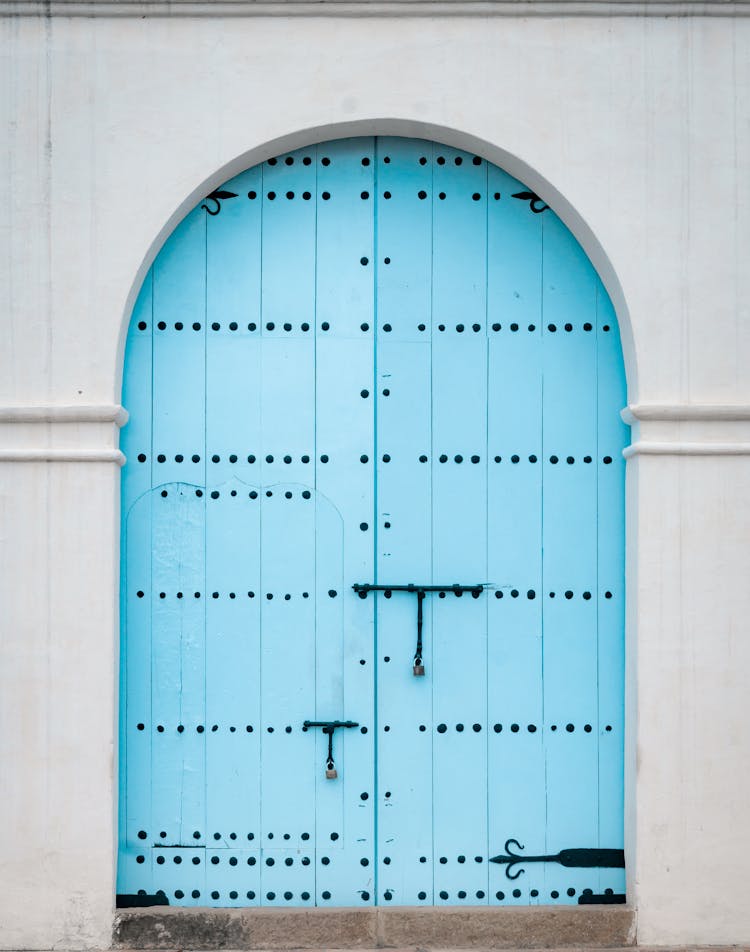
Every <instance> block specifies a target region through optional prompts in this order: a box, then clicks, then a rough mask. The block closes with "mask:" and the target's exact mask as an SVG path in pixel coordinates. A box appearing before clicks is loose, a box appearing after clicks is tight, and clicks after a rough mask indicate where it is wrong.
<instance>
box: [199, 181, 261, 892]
mask: <svg viewBox="0 0 750 952" xmlns="http://www.w3.org/2000/svg"><path fill="white" fill-rule="evenodd" d="M261 177H262V170H261V168H260V167H256V168H254V169H250V170H248V171H246V172H243V173H242V174H241V175H238V176H236V177H235V178H234V179H232V180H231V181H229V182H227V183H226V184H225V185H224V186H222V189H221V190H222V191H226V192H231V193H234V195H235V196H236V197H235V198H232V199H227V200H222V201H221V204H220V207H219V209H218V211H217V210H216V209H214V211H215V214H213V215H210V216H209V217H208V219H207V236H206V241H207V246H206V268H207V272H206V315H207V316H206V323H207V327H208V330H207V337H206V408H205V416H206V434H207V463H206V466H207V479H208V484H209V486H208V489H207V493H208V506H207V509H206V542H205V544H206V784H207V789H206V809H207V821H206V823H207V829H206V840H205V842H206V845H207V846H208V845H210V846H211V847H213V849H214V850H215V851H217V852H215V853H214V854H213V855H214V858H215V859H216V860H217V861H216V862H214V860H212V861H211V867H210V869H209V872H210V873H211V877H210V878H211V881H212V883H214V886H211V888H210V889H209V890H208V894H209V896H210V895H211V893H213V892H215V891H218V892H219V899H218V900H215V899H214V900H212V902H213V904H224V903H225V900H228V903H229V904H233V903H242V902H247V899H248V897H247V889H245V890H244V892H242V890H238V889H234V888H231V886H230V883H231V882H233V880H234V879H235V878H236V876H237V867H236V865H235V866H233V865H232V864H231V862H230V859H231V857H232V856H233V857H235V858H238V857H239V858H238V864H239V865H242V866H247V859H248V858H249V857H252V856H256V853H255V852H250V853H248V854H247V856H245V855H244V854H242V855H241V854H240V853H238V852H237V851H238V850H240V849H242V848H243V847H244V848H246V849H251V850H252V849H253V848H254V846H255V845H256V844H257V843H258V842H259V837H260V737H261V719H260V696H261V692H260V601H261V598H260V556H261V551H260V505H261V504H260V500H259V468H260V464H259V462H258V459H257V457H258V455H259V453H260V446H261V420H260V394H261V379H260V378H261V343H260V330H259V327H258V325H259V322H260V293H261V281H260V278H261V209H262V202H261V199H260V193H261V191H262V186H261ZM207 204H208V202H207ZM221 850H225V851H232V852H231V855H230V853H229V852H227V853H226V855H224V854H222V853H221V852H219V851H221ZM222 857H223V858H222ZM248 872H249V871H248ZM225 873H226V876H227V877H228V878H222V877H224V874H225ZM252 875H254V876H255V877H256V878H258V875H257V870H255V871H254V873H253V874H252ZM217 877H218V879H217ZM258 881H259V879H258ZM254 891H255V893H256V895H255V898H254V899H253V900H252V903H257V902H258V895H257V894H258V889H257V888H256V889H255V890H254ZM231 892H237V894H238V897H239V898H237V899H232V897H231V896H228V893H231ZM243 897H244V899H243Z"/></svg>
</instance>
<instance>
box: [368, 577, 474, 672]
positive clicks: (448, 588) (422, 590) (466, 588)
mask: <svg viewBox="0 0 750 952" xmlns="http://www.w3.org/2000/svg"><path fill="white" fill-rule="evenodd" d="M352 588H353V589H354V591H355V592H356V593H357V594H358V595H359V597H360V598H367V593H368V592H385V595H386V598H388V597H390V594H391V592H408V593H409V594H411V595H416V596H417V648H416V651H415V652H414V665H413V668H412V671H413V673H414V674H415V675H416V676H417V677H421V676H423V675H424V663H423V661H422V650H423V648H422V626H423V623H424V615H423V610H422V602H423V601H424V599H425V594H426V593H427V592H453V593H454V594H455V595H462V594H463V593H464V592H471V594H472V595H473V596H474V598H478V597H479V595H481V594H482V592H483V591H484V589H485V588H486V584H482V583H481V582H480V583H477V584H476V585H461V584H459V583H458V582H453V584H451V585H419V584H417V583H415V582H408V583H407V584H406V585H375V584H371V583H370V582H355V584H354V585H352Z"/></svg>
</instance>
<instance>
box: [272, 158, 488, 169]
mask: <svg viewBox="0 0 750 952" xmlns="http://www.w3.org/2000/svg"><path fill="white" fill-rule="evenodd" d="M279 161H280V160H279V158H278V157H276V158H272V159H268V162H267V164H268V165H278V163H279ZM312 161H313V160H312V159H311V158H310V156H309V155H306V156H305V157H304V158H303V159H302V164H303V165H312ZM401 161H402V163H403V164H404V165H406V161H407V160H405V159H402V160H401ZM418 161H419V164H420V165H427V162H428V161H429V160H428V158H427V156H425V155H422V156H420V157H419V160H418ZM435 161H436V162H437V164H438V165H445V163H446V159H445V156H442V155H439V156H438V157H437V158H436V159H435ZM467 161H468V160H467ZM471 161H472V164H473V165H481V164H482V160H481V159H480V158H479V156H478V155H475V156H473V158H472V160H471ZM370 162H371V159H370V157H369V156H364V157H363V158H362V165H364V166H365V167H367V166H368V165H370ZM453 162H454V164H455V165H463V162H464V160H463V158H462V157H461V156H460V155H457V156H456V157H455V158H454V159H453ZM390 163H391V157H390V156H389V155H385V156H383V164H384V165H390ZM284 164H285V165H294V156H293V155H288V156H287V157H286V158H285V159H284ZM320 164H321V165H324V166H329V165H330V164H331V160H330V158H329V157H328V156H327V155H325V156H323V157H322V158H321V160H320Z"/></svg>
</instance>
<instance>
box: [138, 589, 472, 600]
mask: <svg viewBox="0 0 750 952" xmlns="http://www.w3.org/2000/svg"><path fill="white" fill-rule="evenodd" d="M135 594H136V596H137V597H138V598H143V597H144V596H145V592H144V591H143V590H142V589H138V591H137V592H136V593H135ZM175 594H176V597H177V598H184V597H185V593H184V592H176V593H175ZM228 594H229V597H230V598H236V597H237V593H236V592H229V593H228ZM459 594H460V593H459ZM337 595H338V592H337V591H336V589H334V588H329V589H328V597H329V598H335V597H336V596H337ZM166 597H167V593H166V592H159V598H166ZM193 597H194V598H200V597H201V596H200V592H194V593H193ZM220 597H221V594H220V592H211V598H220ZM247 597H248V598H255V592H248V593H247ZM302 597H303V598H309V597H310V593H309V592H302ZM266 598H267V599H268V601H269V602H270V601H273V592H266ZM291 598H292V595H291V593H290V592H287V593H286V594H285V595H284V601H286V602H288V601H291Z"/></svg>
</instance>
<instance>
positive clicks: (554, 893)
mask: <svg viewBox="0 0 750 952" xmlns="http://www.w3.org/2000/svg"><path fill="white" fill-rule="evenodd" d="M357 891H358V892H359V894H360V897H361V899H362V900H363V901H364V902H367V901H368V900H369V898H370V893H369V892H367V891H366V890H361V891H360V890H357ZM566 892H567V895H568V896H571V897H572V896H575V894H576V891H575V889H573V887H570V888H569V889H568V890H566ZM605 892H607V893H609V894H610V895H612V892H613V891H612V890H611V889H610V890H605ZM592 893H593V890H591V889H584V890H582V893H581V895H583V896H585V895H592ZM138 894H139V895H143V896H145V895H146V890H145V889H139V890H138ZM156 895H157V896H166V893H165V892H164V890H163V889H157V891H156ZM190 895H191V896H192V898H193V899H200V895H201V894H200V890H199V889H193V890H192V892H191V894H190ZM245 895H246V896H247V898H248V899H255V891H254V890H253V889H250V890H248V891H247V893H246V894H245ZM283 895H284V899H286V900H287V901H289V900H291V899H293V898H294V893H293V892H291V891H290V890H287V891H286V892H284V894H283ZM320 895H321V898H322V899H325V900H328V899H330V898H331V893H330V892H329V891H328V890H325V889H324V890H323V892H322V893H321V894H320ZM439 895H440V898H441V899H450V893H448V891H447V890H445V889H442V890H440V893H439ZM475 895H476V898H477V899H484V897H485V892H484V890H483V889H478V890H477V891H476V893H475ZM512 895H513V896H514V898H516V899H519V898H520V897H521V895H522V892H521V890H520V889H518V888H516V889H514V890H513V893H512ZM538 895H539V890H538V889H531V890H529V896H531V897H532V898H536V897H537V896H538ZM227 896H228V898H229V899H238V898H239V893H238V892H237V890H236V889H232V890H230V891H229V893H227ZM174 897H175V899H184V898H185V892H184V891H183V890H182V889H176V890H175V891H174ZM456 897H457V898H458V899H466V898H467V892H466V890H465V889H459V890H458V892H457V893H456ZM559 897H560V893H559V891H558V890H557V889H553V890H551V891H550V898H552V899H559ZM211 898H212V899H220V898H221V893H220V892H219V890H217V889H214V890H213V891H212V892H211ZM383 898H384V899H386V900H388V901H390V900H391V899H392V898H393V893H392V892H391V891H390V890H388V889H387V890H386V891H385V892H384V893H383ZM417 898H418V899H420V900H422V901H424V900H425V899H427V893H426V892H425V891H424V890H421V891H420V892H419V893H417ZM495 898H496V899H498V900H500V901H501V902H502V900H503V899H505V893H504V892H502V890H500V891H498V892H496V893H495ZM266 899H268V900H269V901H271V902H272V901H273V900H274V899H276V893H275V892H273V891H269V892H267V893H266ZM300 899H302V900H303V901H305V902H307V901H308V900H309V899H310V893H309V892H307V891H305V892H301V893H300Z"/></svg>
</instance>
